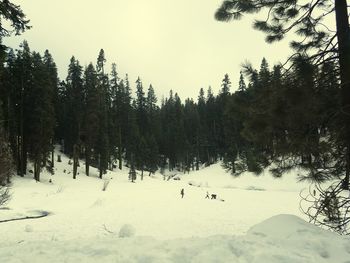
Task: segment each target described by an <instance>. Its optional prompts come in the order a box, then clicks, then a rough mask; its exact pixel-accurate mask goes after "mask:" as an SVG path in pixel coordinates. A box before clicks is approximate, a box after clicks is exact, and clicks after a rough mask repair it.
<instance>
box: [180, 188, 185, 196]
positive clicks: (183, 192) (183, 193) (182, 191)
mask: <svg viewBox="0 0 350 263" xmlns="http://www.w3.org/2000/svg"><path fill="white" fill-rule="evenodd" d="M180 193H181V198H184V195H185V190H184V189H183V188H182V189H181V192H180Z"/></svg>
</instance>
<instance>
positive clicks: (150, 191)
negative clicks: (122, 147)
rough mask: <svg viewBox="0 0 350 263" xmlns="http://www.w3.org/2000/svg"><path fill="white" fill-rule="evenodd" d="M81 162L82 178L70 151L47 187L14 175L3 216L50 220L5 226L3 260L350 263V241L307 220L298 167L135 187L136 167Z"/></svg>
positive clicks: (210, 173)
mask: <svg viewBox="0 0 350 263" xmlns="http://www.w3.org/2000/svg"><path fill="white" fill-rule="evenodd" d="M82 164H83V163H81V167H80V168H79V175H78V176H77V179H76V180H73V179H72V172H71V171H72V165H69V164H68V159H67V158H65V157H63V158H62V162H61V163H56V164H55V165H56V167H55V175H53V176H51V175H48V174H47V173H46V172H44V173H43V174H42V181H41V182H40V183H36V182H35V181H34V180H33V179H32V178H31V175H28V176H27V177H26V178H18V177H15V178H14V179H13V187H12V190H11V191H12V194H13V197H12V200H11V201H10V202H9V203H8V204H7V207H6V209H1V210H0V221H3V220H7V219H11V218H21V217H25V216H36V215H40V214H41V213H43V212H44V213H48V216H46V217H42V218H38V219H26V220H18V221H12V222H4V223H0V262H6V263H9V262H35V263H41V262H43V263H44V262H72V263H73V262H77V261H79V262H176V263H183V262H268V263H274V262H286V263H290V262H337V263H350V242H349V241H350V240H349V238H347V237H340V236H338V235H336V234H333V233H330V232H328V231H324V230H321V229H319V228H317V227H315V226H313V225H310V224H308V223H307V222H305V221H304V220H303V219H306V218H305V217H304V215H302V214H301V212H300V211H299V200H300V198H299V192H300V190H301V189H303V188H305V187H307V185H306V184H301V183H297V180H296V176H297V173H296V172H294V173H291V174H288V175H285V176H284V177H283V178H282V179H274V178H272V177H271V176H270V175H268V174H264V175H262V176H259V177H256V176H254V175H251V174H249V173H247V174H244V175H242V176H241V177H239V178H234V177H232V176H231V175H229V174H228V173H226V172H225V171H224V170H223V169H222V168H221V166H220V165H219V164H216V165H213V166H211V167H208V168H204V169H201V170H200V171H196V172H192V173H190V174H186V175H183V174H181V173H178V174H177V175H176V176H175V177H178V178H179V179H180V180H173V179H171V180H163V175H161V174H159V173H157V174H156V175H152V176H151V177H149V176H148V175H147V174H145V176H144V180H143V181H141V180H140V177H138V178H137V180H136V182H135V183H130V182H129V181H128V174H127V173H128V169H127V168H124V169H123V170H122V171H119V170H116V171H115V172H108V174H107V175H105V176H104V178H105V179H103V180H100V179H98V178H97V171H96V170H95V169H92V175H91V176H90V177H87V176H85V175H84V172H83V171H84V165H82ZM64 171H65V172H64ZM168 175H170V174H168ZM168 175H167V176H168ZM172 175H174V173H172ZM50 179H51V181H52V182H51V183H50V182H49V180H50ZM106 183H108V186H107V189H106V190H105V191H102V189H103V186H104V184H106ZM182 188H184V192H185V195H184V198H183V199H182V198H181V195H180V190H181V189H182ZM207 192H208V193H209V194H210V195H211V194H216V195H217V199H216V200H211V199H206V198H205V197H206V193H207Z"/></svg>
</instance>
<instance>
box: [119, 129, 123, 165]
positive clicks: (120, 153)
mask: <svg viewBox="0 0 350 263" xmlns="http://www.w3.org/2000/svg"><path fill="white" fill-rule="evenodd" d="M118 152H119V154H118V157H119V170H121V169H122V167H123V162H122V132H121V128H120V127H119V147H118Z"/></svg>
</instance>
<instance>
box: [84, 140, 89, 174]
mask: <svg viewBox="0 0 350 263" xmlns="http://www.w3.org/2000/svg"><path fill="white" fill-rule="evenodd" d="M89 172H90V148H89V147H86V148H85V174H86V175H87V176H89Z"/></svg>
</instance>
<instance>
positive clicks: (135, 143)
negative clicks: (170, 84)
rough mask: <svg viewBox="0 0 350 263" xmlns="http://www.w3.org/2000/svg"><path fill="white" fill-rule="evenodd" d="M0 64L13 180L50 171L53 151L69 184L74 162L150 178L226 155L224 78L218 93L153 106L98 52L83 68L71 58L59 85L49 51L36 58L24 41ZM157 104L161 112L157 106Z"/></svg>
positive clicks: (150, 95)
mask: <svg viewBox="0 0 350 263" xmlns="http://www.w3.org/2000/svg"><path fill="white" fill-rule="evenodd" d="M4 55H5V56H4V57H3V59H2V63H1V66H2V68H1V90H0V98H1V103H2V110H3V118H2V119H3V120H4V121H3V126H4V130H5V132H6V137H7V138H8V141H9V143H10V146H11V150H12V153H13V159H14V161H15V164H16V168H17V174H18V175H20V176H23V175H24V174H25V173H26V171H27V164H28V160H29V161H31V162H32V163H33V165H34V178H35V179H36V180H38V181H39V180H40V172H41V170H42V168H44V167H47V168H48V169H49V170H51V171H53V169H52V168H53V166H54V161H55V158H54V145H55V144H61V146H62V147H61V148H62V151H63V152H64V153H65V154H67V155H69V156H70V157H71V158H72V159H73V177H74V178H75V177H76V174H77V166H78V161H79V159H80V158H83V159H85V171H86V175H89V167H90V166H93V167H96V168H98V170H99V176H100V178H102V176H103V174H104V173H106V171H107V169H111V170H112V169H114V168H116V167H118V168H119V169H122V166H123V165H122V164H123V161H125V162H126V165H127V166H129V167H132V168H135V169H138V170H140V171H141V176H142V177H143V173H144V171H147V172H149V173H154V172H155V171H156V170H157V169H159V168H160V169H165V168H168V169H170V170H172V169H179V170H181V171H184V172H185V171H190V170H191V169H192V170H194V169H197V170H198V169H199V166H200V165H210V164H212V163H214V162H216V161H217V160H218V159H219V158H221V157H222V156H223V155H224V153H225V151H226V146H225V144H226V141H225V131H224V130H225V128H224V118H223V117H222V116H223V115H224V111H225V103H226V102H225V101H226V100H227V99H228V96H229V94H230V92H229V89H230V85H231V83H230V81H229V78H228V76H227V75H226V76H225V79H224V80H223V86H222V90H221V92H220V94H219V95H218V96H216V97H215V96H214V95H213V93H212V91H211V88H209V89H208V91H207V95H206V96H205V94H204V90H203V89H201V90H200V93H199V97H198V100H197V101H193V100H192V99H187V100H186V101H185V102H184V103H183V102H182V101H181V99H180V97H179V96H178V95H177V94H176V93H173V91H170V93H169V97H168V98H165V99H163V100H162V102H161V103H158V99H157V97H156V95H155V92H154V89H153V87H152V85H150V86H149V87H148V88H145V87H144V85H143V83H142V81H141V79H140V78H138V79H137V80H136V82H135V85H134V90H135V92H133V91H132V87H131V86H132V84H133V83H130V81H129V78H128V75H126V76H125V77H120V76H119V74H118V72H117V67H116V64H112V68H111V71H110V72H108V69H106V67H105V63H106V58H105V54H104V51H103V50H102V49H101V51H100V53H99V54H98V57H97V61H96V64H95V65H94V64H92V63H90V64H89V65H88V66H87V67H85V68H83V67H82V66H81V65H80V63H79V61H78V60H77V59H76V58H74V57H72V58H71V60H70V64H69V66H68V75H67V78H66V80H65V81H60V80H59V79H58V76H57V68H56V65H55V63H54V61H53V58H52V56H51V54H50V53H49V51H45V53H44V55H43V56H41V55H40V54H39V53H37V52H32V51H31V50H30V48H29V46H28V43H27V42H24V43H23V44H22V45H21V47H20V49H19V50H17V51H16V52H14V51H13V50H12V49H9V50H8V51H7V52H6V53H5V54H4ZM159 105H160V106H159Z"/></svg>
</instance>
